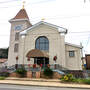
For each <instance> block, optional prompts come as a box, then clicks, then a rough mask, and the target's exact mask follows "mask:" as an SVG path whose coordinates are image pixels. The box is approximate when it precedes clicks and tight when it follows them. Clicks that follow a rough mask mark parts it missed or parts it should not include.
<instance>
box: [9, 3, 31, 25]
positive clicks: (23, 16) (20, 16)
mask: <svg viewBox="0 0 90 90" xmlns="http://www.w3.org/2000/svg"><path fill="white" fill-rule="evenodd" d="M24 3H25V2H23V6H22V9H20V11H19V12H18V13H17V14H16V16H15V17H14V18H12V19H11V20H10V21H9V22H10V23H11V22H13V21H27V22H28V24H29V26H32V24H31V23H30V21H29V17H28V14H27V12H26V10H25V8H24Z"/></svg>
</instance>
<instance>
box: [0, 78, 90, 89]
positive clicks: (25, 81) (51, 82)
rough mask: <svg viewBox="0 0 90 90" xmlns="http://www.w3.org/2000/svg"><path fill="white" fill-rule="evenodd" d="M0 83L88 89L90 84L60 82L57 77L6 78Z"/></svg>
mask: <svg viewBox="0 0 90 90" xmlns="http://www.w3.org/2000/svg"><path fill="white" fill-rule="evenodd" d="M0 84H13V85H26V86H41V87H57V88H58V87H64V88H85V89H90V85H85V84H66V83H60V80H58V79H30V78H7V79H6V80H0Z"/></svg>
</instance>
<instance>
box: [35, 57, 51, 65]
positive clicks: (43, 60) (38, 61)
mask: <svg viewBox="0 0 90 90" xmlns="http://www.w3.org/2000/svg"><path fill="white" fill-rule="evenodd" d="M34 64H38V65H40V64H42V65H43V66H47V64H49V58H42V57H40V58H35V59H34Z"/></svg>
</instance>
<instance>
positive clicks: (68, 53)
mask: <svg viewBox="0 0 90 90" xmlns="http://www.w3.org/2000/svg"><path fill="white" fill-rule="evenodd" d="M9 22H10V23H11V31H10V43H9V55H8V66H12V65H15V64H23V65H28V64H37V65H41V64H42V65H43V66H46V65H47V64H50V65H51V66H52V65H55V64H57V65H59V66H60V67H64V68H66V69H69V70H82V60H81V56H82V54H81V49H82V46H79V45H74V44H70V43H66V42H65V35H66V34H67V29H65V28H63V27H60V26H57V25H53V24H51V23H48V22H45V21H44V20H41V21H40V22H37V23H36V24H34V25H32V24H31V22H30V20H29V17H28V15H27V12H26V10H25V9H24V8H23V9H21V10H20V11H19V12H18V13H17V15H16V16H15V17H14V18H12V19H11V20H10V21H9Z"/></svg>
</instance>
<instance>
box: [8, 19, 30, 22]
mask: <svg viewBox="0 0 90 90" xmlns="http://www.w3.org/2000/svg"><path fill="white" fill-rule="evenodd" d="M25 20H26V21H29V19H27V18H25V19H10V20H9V22H10V23H11V22H14V21H25Z"/></svg>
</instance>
